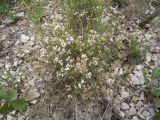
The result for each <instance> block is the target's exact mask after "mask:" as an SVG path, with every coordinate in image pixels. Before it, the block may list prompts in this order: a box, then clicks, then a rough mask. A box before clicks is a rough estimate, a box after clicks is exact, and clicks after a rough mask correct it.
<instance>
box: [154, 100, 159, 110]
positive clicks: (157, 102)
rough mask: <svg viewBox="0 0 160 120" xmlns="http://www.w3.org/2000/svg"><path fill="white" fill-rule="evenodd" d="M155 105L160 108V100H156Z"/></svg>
mask: <svg viewBox="0 0 160 120" xmlns="http://www.w3.org/2000/svg"><path fill="white" fill-rule="evenodd" d="M154 105H155V107H156V108H160V100H155V101H154Z"/></svg>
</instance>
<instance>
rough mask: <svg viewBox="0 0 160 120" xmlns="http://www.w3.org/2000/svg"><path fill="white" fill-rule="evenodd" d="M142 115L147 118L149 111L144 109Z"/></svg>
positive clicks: (149, 114)
mask: <svg viewBox="0 0 160 120" xmlns="http://www.w3.org/2000/svg"><path fill="white" fill-rule="evenodd" d="M142 115H143V116H144V117H145V118H146V119H148V118H150V116H151V113H150V112H149V111H147V110H144V111H143V113H142Z"/></svg>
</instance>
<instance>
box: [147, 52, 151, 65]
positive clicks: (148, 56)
mask: <svg viewBox="0 0 160 120" xmlns="http://www.w3.org/2000/svg"><path fill="white" fill-rule="evenodd" d="M150 61H151V54H150V53H149V52H147V53H146V62H147V63H149V62H150Z"/></svg>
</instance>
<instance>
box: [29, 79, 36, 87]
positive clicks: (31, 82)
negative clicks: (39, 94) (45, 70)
mask: <svg viewBox="0 0 160 120" xmlns="http://www.w3.org/2000/svg"><path fill="white" fill-rule="evenodd" d="M28 84H29V85H30V86H32V87H33V86H35V80H34V79H32V80H30V81H29V82H28Z"/></svg>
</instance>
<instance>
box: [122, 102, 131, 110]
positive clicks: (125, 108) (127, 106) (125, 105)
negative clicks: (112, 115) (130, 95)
mask: <svg viewBox="0 0 160 120" xmlns="http://www.w3.org/2000/svg"><path fill="white" fill-rule="evenodd" d="M121 108H122V109H124V110H128V109H129V105H128V104H127V103H125V102H123V103H122V104H121Z"/></svg>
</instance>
